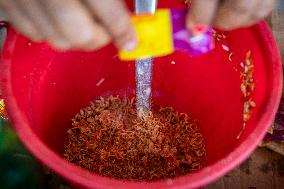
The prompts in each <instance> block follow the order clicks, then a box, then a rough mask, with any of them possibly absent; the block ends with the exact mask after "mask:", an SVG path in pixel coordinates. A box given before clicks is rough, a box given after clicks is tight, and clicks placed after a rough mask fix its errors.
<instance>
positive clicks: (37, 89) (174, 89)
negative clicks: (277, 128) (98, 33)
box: [1, 0, 282, 189]
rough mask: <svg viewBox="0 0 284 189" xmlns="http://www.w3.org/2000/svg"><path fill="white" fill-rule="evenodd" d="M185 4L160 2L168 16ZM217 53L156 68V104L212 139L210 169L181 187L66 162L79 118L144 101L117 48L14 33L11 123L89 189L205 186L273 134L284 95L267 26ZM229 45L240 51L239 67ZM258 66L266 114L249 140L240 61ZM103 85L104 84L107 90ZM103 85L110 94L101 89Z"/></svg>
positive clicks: (261, 112)
mask: <svg viewBox="0 0 284 189" xmlns="http://www.w3.org/2000/svg"><path fill="white" fill-rule="evenodd" d="M178 2H179V1H169V0H164V1H160V4H161V5H160V6H162V7H169V6H170V7H177V6H180V4H179V3H178ZM226 35H227V38H226V39H224V41H216V49H215V50H214V51H212V52H211V53H209V54H206V55H203V56H200V57H189V56H188V55H186V54H184V53H182V52H176V53H174V54H172V55H170V56H167V57H163V58H157V59H155V60H154V68H153V74H154V75H153V97H154V101H155V102H156V103H157V104H166V105H170V106H173V107H175V108H176V109H178V110H180V111H185V112H189V113H190V114H191V116H192V117H194V118H196V119H197V121H198V123H199V125H200V127H201V131H202V133H203V135H204V137H205V140H206V147H207V154H208V155H207V166H206V167H205V168H203V169H202V170H200V171H197V172H194V173H190V174H188V175H185V176H182V177H178V178H175V179H171V180H159V181H154V182H146V181H141V182H136V181H122V180H116V179H112V178H106V177H101V176H98V175H96V174H92V173H90V172H88V171H86V170H83V169H81V168H79V167H77V166H75V165H72V164H70V163H68V162H67V161H65V160H64V159H63V157H62V156H61V154H62V152H63V144H64V142H65V141H66V136H67V135H66V131H67V128H68V127H70V126H71V118H72V117H73V116H74V115H75V114H76V113H77V112H78V111H79V109H80V108H82V107H84V106H86V105H88V104H89V102H90V101H91V100H93V99H95V98H96V97H98V96H100V95H108V94H122V95H134V92H135V70H134V63H133V62H127V63H126V62H120V61H119V60H118V58H117V51H116V49H115V48H114V47H113V46H112V45H110V46H107V47H105V48H104V49H101V50H99V51H96V52H89V53H86V52H78V51H76V52H75V51H73V52H64V53H59V52H56V51H54V50H52V49H51V48H50V47H49V46H48V45H46V44H35V43H31V42H30V41H29V40H28V39H26V38H24V37H23V36H21V35H19V34H18V33H16V32H15V31H14V30H13V29H12V28H9V29H8V35H7V38H6V41H5V45H4V48H3V52H2V56H1V84H2V88H3V92H4V97H5V100H6V103H7V107H8V113H9V116H10V118H11V120H12V122H13V124H14V126H15V129H16V131H17V133H18V135H19V137H20V138H21V140H22V141H23V143H24V144H25V145H26V146H27V148H28V149H29V150H30V151H31V152H32V153H33V154H34V155H35V156H36V157H37V158H38V159H39V160H41V161H42V162H43V163H44V164H45V165H46V166H48V167H49V168H51V169H52V170H54V171H55V172H56V173H58V174H59V175H61V176H63V177H64V178H66V179H67V180H69V181H70V182H71V183H72V184H74V185H77V186H80V187H84V188H96V189H111V188H117V189H125V188H135V189H139V188H141V189H145V188H180V189H181V188H186V189H188V188H196V187H201V186H204V185H206V184H208V183H210V182H212V181H214V180H216V179H217V178H219V177H221V176H222V175H224V174H225V173H227V172H228V171H230V170H232V169H233V168H235V167H236V166H237V165H239V164H240V163H241V162H242V161H243V160H245V158H247V157H248V156H249V154H250V153H251V152H252V151H253V150H254V149H255V148H256V146H257V144H258V143H259V142H260V141H261V139H262V138H263V136H264V134H265V133H266V130H267V129H268V127H269V126H270V125H271V123H272V121H273V118H274V115H275V112H276V109H277V106H278V103H279V100H280V96H281V91H282V69H281V62H280V56H279V53H278V49H277V46H276V43H275V41H274V39H273V36H272V33H271V32H270V30H269V28H268V27H267V25H266V24H265V23H264V22H260V23H259V24H257V25H255V26H253V27H250V28H247V29H239V30H235V31H232V32H228V33H226ZM222 43H224V44H226V45H228V46H229V48H230V51H232V52H234V55H233V57H232V62H231V61H229V60H228V52H227V51H225V50H224V49H223V48H222ZM248 50H251V51H252V59H253V62H254V81H255V91H254V93H253V99H254V101H255V102H256V108H255V109H254V111H253V115H252V119H251V120H250V121H249V122H248V124H247V127H246V128H245V130H244V132H243V134H242V135H241V137H240V138H239V139H237V136H238V134H239V133H240V131H241V130H242V114H243V101H242V93H241V90H240V84H241V80H240V71H239V70H240V66H239V65H240V62H241V61H243V60H244V58H245V54H246V52H247V51H248ZM102 81H103V82H102ZM98 83H100V85H98Z"/></svg>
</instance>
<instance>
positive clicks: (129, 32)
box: [86, 0, 137, 50]
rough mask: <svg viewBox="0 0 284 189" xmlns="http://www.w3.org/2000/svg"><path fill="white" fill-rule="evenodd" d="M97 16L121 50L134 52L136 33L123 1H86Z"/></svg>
mask: <svg viewBox="0 0 284 189" xmlns="http://www.w3.org/2000/svg"><path fill="white" fill-rule="evenodd" d="M86 3H87V4H88V5H89V6H90V8H91V9H92V11H93V13H94V14H95V16H97V17H98V19H99V21H100V22H101V23H102V24H103V25H104V26H105V27H106V28H107V29H108V32H109V33H110V34H111V36H112V37H113V39H114V41H115V43H116V45H117V46H118V47H119V48H122V49H126V50H133V49H134V48H135V47H136V45H137V39H136V33H135V31H134V29H133V27H132V25H131V22H130V18H129V13H128V10H127V8H126V6H125V5H124V3H123V2H122V1H121V0H104V1H100V0H86Z"/></svg>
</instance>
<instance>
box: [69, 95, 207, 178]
mask: <svg viewBox="0 0 284 189" xmlns="http://www.w3.org/2000/svg"><path fill="white" fill-rule="evenodd" d="M68 134H69V141H68V144H67V145H65V152H64V157H65V158H66V159H67V160H68V161H70V162H72V163H75V164H76V165H78V166H80V167H83V168H86V169H88V170H89V171H91V172H95V173H97V174H99V175H102V176H109V177H115V178H121V179H135V180H137V179H146V180H153V179H162V178H170V177H175V176H180V175H184V174H186V173H188V172H190V171H191V170H198V169H200V168H201V167H202V166H203V164H204V159H205V155H206V152H205V146H204V139H203V137H202V135H201V133H200V132H199V129H198V126H197V124H196V122H195V121H194V120H193V119H191V118H190V117H189V116H188V115H187V114H185V113H179V112H177V111H175V110H174V109H173V108H160V109H158V110H154V111H153V113H149V114H147V115H146V114H145V115H142V117H141V118H140V119H137V114H136V106H135V103H134V99H131V100H130V99H120V98H119V97H113V96H111V97H108V98H106V99H104V98H101V99H100V100H96V101H95V102H94V103H91V106H89V107H87V108H84V109H82V110H81V111H80V113H79V114H77V115H76V116H75V118H74V119H73V127H72V128H70V129H69V130H68Z"/></svg>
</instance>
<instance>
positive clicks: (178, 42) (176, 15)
mask: <svg viewBox="0 0 284 189" xmlns="http://www.w3.org/2000/svg"><path fill="white" fill-rule="evenodd" d="M186 14H187V10H186V9H171V21H172V29H173V31H172V32H173V42H174V48H175V49H176V50H182V51H186V52H188V53H189V54H191V55H200V54H204V53H207V52H209V51H211V50H212V49H213V47H214V45H213V44H214V43H213V37H212V28H209V29H208V31H207V32H205V33H203V34H200V35H198V36H193V35H192V33H191V32H190V31H188V30H187V29H186V20H185V18H186Z"/></svg>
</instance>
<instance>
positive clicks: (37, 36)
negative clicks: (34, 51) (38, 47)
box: [0, 0, 44, 41]
mask: <svg viewBox="0 0 284 189" xmlns="http://www.w3.org/2000/svg"><path fill="white" fill-rule="evenodd" d="M0 7H1V10H2V12H3V13H4V14H5V18H6V19H7V20H8V21H9V22H10V23H12V25H13V26H14V27H15V29H17V30H18V31H19V32H21V33H22V34H23V35H25V36H26V37H28V38H30V39H31V40H33V41H42V40H43V39H44V36H43V35H42V34H41V33H40V32H39V31H38V30H37V29H36V27H35V25H34V24H33V23H32V22H31V21H30V20H29V18H28V17H27V16H26V15H25V14H23V12H22V11H21V10H20V9H19V7H18V6H17V4H16V3H15V2H14V1H11V0H0Z"/></svg>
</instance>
